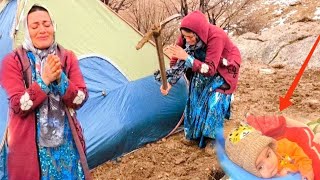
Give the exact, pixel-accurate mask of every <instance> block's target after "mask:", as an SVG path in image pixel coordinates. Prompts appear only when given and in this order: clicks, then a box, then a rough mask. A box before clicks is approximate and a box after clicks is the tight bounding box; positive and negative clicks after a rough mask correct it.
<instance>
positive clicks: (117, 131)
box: [0, 0, 188, 179]
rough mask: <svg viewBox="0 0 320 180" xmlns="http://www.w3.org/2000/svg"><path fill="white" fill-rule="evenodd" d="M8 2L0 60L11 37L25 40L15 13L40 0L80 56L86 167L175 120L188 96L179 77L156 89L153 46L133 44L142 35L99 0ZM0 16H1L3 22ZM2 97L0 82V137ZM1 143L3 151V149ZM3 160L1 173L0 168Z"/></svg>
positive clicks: (154, 135) (0, 27)
mask: <svg viewBox="0 0 320 180" xmlns="http://www.w3.org/2000/svg"><path fill="white" fill-rule="evenodd" d="M7 2H8V3H7V5H6V6H4V9H3V10H2V11H1V12H0V20H1V24H0V32H6V33H5V34H2V37H1V38H0V45H1V46H0V49H1V52H3V53H2V54H1V56H0V63H1V60H2V59H3V57H4V54H6V53H8V52H10V51H11V50H12V49H13V47H12V44H14V46H15V47H16V46H18V45H20V44H21V43H22V41H23V26H22V23H21V22H20V21H19V19H22V17H23V16H24V15H25V13H26V12H25V10H24V9H28V8H29V7H30V6H31V5H33V4H34V3H38V2H39V3H41V4H44V5H46V6H47V7H48V9H49V10H50V11H52V14H53V16H54V19H55V21H56V23H57V34H56V39H57V42H59V43H60V44H61V45H62V46H64V47H65V48H67V49H71V50H73V51H74V52H75V53H76V55H77V56H78V57H80V58H79V64H80V68H81V70H82V72H83V75H84V78H85V82H86V85H87V87H88V90H89V99H88V101H87V102H86V104H85V105H84V106H83V107H82V108H81V109H80V110H79V111H78V112H77V113H78V119H79V120H80V123H81V125H82V127H83V130H84V136H85V140H86V147H87V156H88V163H89V166H90V168H94V167H96V166H98V165H99V164H101V163H103V162H105V161H107V160H111V159H114V158H116V157H118V156H120V155H123V154H125V153H128V152H130V151H132V150H134V149H137V148H139V147H141V146H143V145H144V144H146V143H149V142H152V141H156V140H158V139H160V138H162V137H164V136H166V135H167V134H168V133H169V132H170V131H171V130H172V129H173V128H174V127H175V125H176V124H177V122H178V121H179V119H180V117H181V115H182V113H183V109H184V106H185V103H186V99H187V94H188V89H187V84H186V81H185V79H183V78H182V79H181V80H180V81H179V82H178V83H177V85H175V86H173V88H172V89H171V91H170V93H169V95H167V96H162V95H161V93H160V90H159V87H160V83H159V82H157V81H155V80H154V77H153V75H152V74H153V72H154V71H155V70H156V69H157V68H158V60H157V52H156V48H155V46H154V45H152V44H151V43H147V44H146V45H145V46H144V47H143V48H142V49H141V50H139V51H137V50H135V45H136V44H137V43H138V41H139V40H140V39H141V38H142V36H141V34H140V33H139V32H137V31H136V30H135V29H133V28H132V27H131V26H130V25H129V24H128V23H126V22H125V21H124V20H123V19H121V18H120V17H119V16H117V14H116V13H114V12H112V11H111V10H110V9H108V8H107V7H106V6H105V5H104V4H103V3H101V2H100V1H99V0H95V1H88V0H77V1H63V2H60V3H57V2H56V1H54V0H29V1H23V0H21V1H17V0H11V1H10V0H9V1H8V0H7ZM17 4H18V5H17ZM88 12H90V13H88ZM4 17H5V19H6V23H2V22H3V21H2V18H4ZM7 21H8V22H7ZM12 29H15V31H16V32H17V34H15V35H14V37H15V38H14V39H12V38H10V37H12V33H13V31H12ZM5 48H6V50H5V51H3V49H5ZM166 61H167V62H168V59H166ZM7 104H8V102H7V97H6V95H5V92H4V90H3V89H2V88H1V87H0V108H1V109H0V140H3V138H4V132H5V127H6V125H7V112H8V107H7ZM0 150H2V151H1V152H2V153H3V150H4V148H3V147H0ZM0 157H1V156H0ZM1 160H2V162H3V160H4V159H3V158H2V159H0V179H1V178H2V177H1V175H2V174H3V173H4V170H3V169H1V167H3V166H1ZM4 168H5V167H4Z"/></svg>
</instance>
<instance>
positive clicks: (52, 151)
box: [37, 117, 84, 180]
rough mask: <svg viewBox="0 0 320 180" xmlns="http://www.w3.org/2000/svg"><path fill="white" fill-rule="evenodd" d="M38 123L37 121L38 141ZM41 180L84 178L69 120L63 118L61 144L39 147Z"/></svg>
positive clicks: (75, 179) (77, 179) (78, 179)
mask: <svg viewBox="0 0 320 180" xmlns="http://www.w3.org/2000/svg"><path fill="white" fill-rule="evenodd" d="M39 131H40V123H39V122H38V123H37V142H39V135H40V132H39ZM38 153H39V159H40V166H41V179H42V180H49V179H52V180H60V179H61V180H64V179H74V180H80V179H84V172H83V169H82V166H81V162H80V156H79V153H78V150H77V148H76V144H75V142H74V140H73V136H72V132H71V129H70V125H69V121H68V119H67V117H66V118H65V125H64V134H63V144H61V145H60V146H58V147H39V152H38Z"/></svg>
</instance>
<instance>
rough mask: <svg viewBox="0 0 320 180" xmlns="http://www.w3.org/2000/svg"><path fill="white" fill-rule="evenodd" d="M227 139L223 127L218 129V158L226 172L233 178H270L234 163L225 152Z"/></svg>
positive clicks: (295, 179) (290, 178) (288, 179)
mask: <svg viewBox="0 0 320 180" xmlns="http://www.w3.org/2000/svg"><path fill="white" fill-rule="evenodd" d="M224 147H225V139H224V137H223V128H222V129H219V130H218V131H217V136H216V151H217V156H218V160H219V162H220V165H221V167H222V169H223V170H224V172H225V173H226V174H227V175H228V176H229V177H230V179H232V180H243V179H246V180H268V179H264V178H258V177H256V176H254V175H252V174H250V173H249V172H247V171H246V170H244V169H242V168H241V167H239V166H238V165H236V164H234V163H233V162H232V161H231V160H230V159H229V158H228V156H227V154H226V152H225V148H224ZM300 179H301V175H300V174H299V173H295V174H289V175H287V176H284V177H277V178H269V180H300Z"/></svg>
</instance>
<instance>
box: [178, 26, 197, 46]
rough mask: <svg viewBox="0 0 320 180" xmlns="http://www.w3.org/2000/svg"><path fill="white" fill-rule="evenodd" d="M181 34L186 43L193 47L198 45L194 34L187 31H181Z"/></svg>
mask: <svg viewBox="0 0 320 180" xmlns="http://www.w3.org/2000/svg"><path fill="white" fill-rule="evenodd" d="M181 34H182V36H183V38H184V39H185V40H186V42H187V43H188V44H190V45H191V46H192V45H195V44H197V38H196V35H195V34H194V33H193V32H187V31H185V30H181Z"/></svg>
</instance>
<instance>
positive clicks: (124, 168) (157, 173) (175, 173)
mask: <svg viewBox="0 0 320 180" xmlns="http://www.w3.org/2000/svg"><path fill="white" fill-rule="evenodd" d="M297 72H298V68H292V67H288V66H282V65H277V66H274V67H271V66H269V65H265V64H261V63H256V62H253V61H246V62H244V63H243V65H242V67H241V76H240V81H239V88H238V90H237V92H236V93H235V99H234V102H233V104H232V117H231V120H229V121H227V122H226V123H225V129H226V131H228V130H230V128H233V127H234V125H235V123H237V122H238V121H239V120H241V119H244V114H245V113H247V112H250V113H254V114H257V115H272V114H282V115H285V116H286V117H289V118H292V119H296V120H299V121H302V122H306V121H308V120H315V119H317V118H319V117H320V112H319V110H318V109H319V108H320V101H319V99H320V73H319V69H309V70H307V71H306V72H305V73H304V75H303V77H302V79H301V80H300V83H299V85H298V87H297V89H296V90H295V92H294V94H293V97H292V102H293V106H291V107H289V108H288V109H286V110H284V111H282V112H279V96H283V95H284V94H285V93H286V91H287V90H288V88H289V86H290V85H291V83H292V81H293V79H294V77H295V75H296V73H297ZM182 139H183V133H182V132H180V133H178V134H175V135H173V136H171V137H169V138H167V139H162V140H160V141H158V142H155V143H152V144H149V145H147V146H145V147H143V148H141V149H139V150H137V151H135V152H133V153H130V154H128V155H126V156H124V157H122V158H118V159H117V160H116V161H110V162H106V163H105V164H103V165H101V166H99V167H97V168H95V169H94V170H93V171H92V175H93V177H94V179H119V180H122V179H125V180H127V179H129V180H130V179H170V180H171V179H199V180H203V179H220V178H221V177H222V176H223V172H222V171H221V169H220V168H219V163H218V161H217V159H216V156H215V153H214V151H213V150H212V149H211V148H210V147H209V146H208V147H206V148H205V149H199V148H198V147H197V146H196V145H186V144H184V143H183V141H182Z"/></svg>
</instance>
